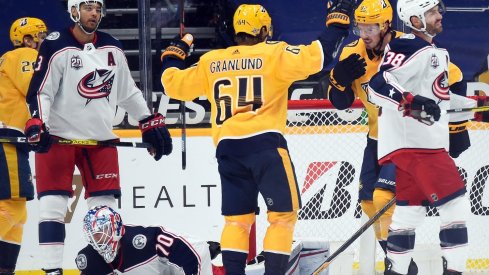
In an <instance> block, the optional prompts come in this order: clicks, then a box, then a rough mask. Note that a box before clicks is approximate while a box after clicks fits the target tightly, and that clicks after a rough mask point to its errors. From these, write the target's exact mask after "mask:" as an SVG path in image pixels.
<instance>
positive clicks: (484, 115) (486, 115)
mask: <svg viewBox="0 0 489 275" xmlns="http://www.w3.org/2000/svg"><path fill="white" fill-rule="evenodd" d="M488 105H489V102H488V100H487V96H478V97H477V107H482V106H488ZM475 121H482V122H489V111H485V112H477V113H475Z"/></svg>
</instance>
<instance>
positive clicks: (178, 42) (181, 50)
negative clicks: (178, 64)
mask: <svg viewBox="0 0 489 275" xmlns="http://www.w3.org/2000/svg"><path fill="white" fill-rule="evenodd" d="M193 43H194V37H193V36H192V35H191V34H190V33H187V34H185V35H184V36H183V37H182V38H180V37H175V38H174V39H173V40H172V41H171V42H170V45H169V46H168V47H166V49H165V51H163V53H162V54H161V60H162V61H163V59H164V58H165V57H174V58H178V59H180V60H185V58H187V56H188V55H189V54H190V47H191V46H192V44H193Z"/></svg>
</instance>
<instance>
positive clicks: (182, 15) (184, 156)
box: [178, 0, 187, 170]
mask: <svg viewBox="0 0 489 275" xmlns="http://www.w3.org/2000/svg"><path fill="white" fill-rule="evenodd" d="M184 5H185V0H179V1H178V8H179V9H180V10H179V11H180V14H179V19H180V37H183V33H184V32H185V7H184ZM180 116H181V122H182V170H185V168H186V167H187V125H186V121H185V120H186V118H185V101H183V100H182V101H180Z"/></svg>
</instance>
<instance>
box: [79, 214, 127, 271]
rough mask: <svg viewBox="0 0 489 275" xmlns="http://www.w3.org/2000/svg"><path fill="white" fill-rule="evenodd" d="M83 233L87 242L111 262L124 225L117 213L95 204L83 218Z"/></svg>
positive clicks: (115, 254)
mask: <svg viewBox="0 0 489 275" xmlns="http://www.w3.org/2000/svg"><path fill="white" fill-rule="evenodd" d="M83 233H84V234H85V238H86V239H87V241H88V243H89V244H90V245H91V246H92V247H93V248H94V249H95V250H96V251H97V252H98V253H99V254H100V255H101V256H102V257H103V258H104V260H105V262H107V263H111V262H112V261H114V259H115V257H116V256H117V252H118V249H119V241H120V239H121V238H122V235H124V225H123V224H122V219H121V216H120V215H119V213H117V212H115V211H114V210H113V209H112V208H110V207H108V206H96V207H94V208H92V209H90V210H89V211H88V213H87V214H86V215H85V218H84V219H83Z"/></svg>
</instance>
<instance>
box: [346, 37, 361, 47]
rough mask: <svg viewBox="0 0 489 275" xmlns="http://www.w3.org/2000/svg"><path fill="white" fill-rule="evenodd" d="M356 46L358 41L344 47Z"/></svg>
mask: <svg viewBox="0 0 489 275" xmlns="http://www.w3.org/2000/svg"><path fill="white" fill-rule="evenodd" d="M357 44H358V39H357V40H355V41H353V42H351V43H350V44H348V45H346V46H345V47H355V46H356V45H357Z"/></svg>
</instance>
